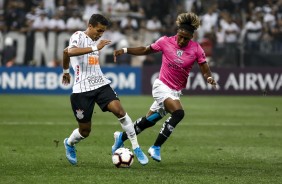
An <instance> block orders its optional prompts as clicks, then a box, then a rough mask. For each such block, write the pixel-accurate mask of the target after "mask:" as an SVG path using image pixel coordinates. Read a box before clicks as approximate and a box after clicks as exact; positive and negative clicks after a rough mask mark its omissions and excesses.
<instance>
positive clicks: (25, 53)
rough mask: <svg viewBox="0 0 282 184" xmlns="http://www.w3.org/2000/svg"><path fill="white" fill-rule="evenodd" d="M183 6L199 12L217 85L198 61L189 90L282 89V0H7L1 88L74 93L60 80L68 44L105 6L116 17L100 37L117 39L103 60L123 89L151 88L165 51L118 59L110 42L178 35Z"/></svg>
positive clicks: (1, 7) (1, 25)
mask: <svg viewBox="0 0 282 184" xmlns="http://www.w3.org/2000/svg"><path fill="white" fill-rule="evenodd" d="M186 11H193V12H195V13H197V14H198V15H199V16H200V17H201V21H202V25H201V27H200V29H199V30H198V31H197V32H196V34H195V38H194V40H196V41H198V42H200V44H201V45H202V47H203V48H204V50H205V52H206V55H207V60H208V62H209V64H210V66H211V67H212V70H213V72H214V76H215V78H216V79H217V81H218V86H219V88H218V89H217V91H215V90H212V89H211V88H210V87H209V86H207V85H206V84H205V81H204V80H203V78H202V76H201V74H200V73H199V71H198V68H197V66H195V67H194V70H193V71H192V73H191V75H190V77H189V82H188V84H187V89H188V90H184V94H227V95H230V94H231V95H232V94H235V95H236V94H247V95H261V94H264V93H268V94H272V95H281V94H282V93H281V92H282V73H281V71H282V70H281V68H282V62H281V55H282V52H281V50H282V37H281V36H282V19H281V17H282V1H281V0H268V1H262V0H257V1H254V0H253V1H252V0H244V1H243V0H211V1H205V0H202V1H201V0H169V1H160V0H151V1H142V0H100V1H99V0H84V1H77V0H58V1H54V0H48V1H47V0H46V1H44V0H33V1H23V0H8V1H3V0H2V1H0V30H1V32H0V51H1V67H0V86H1V88H0V89H1V90H0V93H6V94H9V93H14V94H15V93H21V94H23V93H31V94H69V93H70V92H71V90H70V87H64V86H62V85H61V84H59V83H60V80H61V79H60V75H61V64H62V51H63V48H64V47H66V46H67V45H68V39H69V37H70V35H71V34H72V33H73V32H74V31H76V30H84V29H85V27H86V22H87V20H88V19H89V17H90V15H91V14H92V13H102V14H104V15H106V16H107V17H108V18H110V20H111V22H112V25H111V27H110V28H109V29H108V30H107V31H106V32H105V34H104V36H103V38H106V39H110V40H112V43H111V45H109V46H107V47H106V48H104V49H103V50H102V51H101V56H100V63H101V65H102V66H103V70H104V71H105V73H106V75H107V76H108V77H109V78H110V79H111V80H112V81H113V84H112V86H113V87H114V88H115V89H116V90H117V92H118V93H119V94H121V95H122V94H125V95H127V94H130V95H131V94H136V95H140V94H150V91H151V83H152V81H153V79H154V78H155V77H156V76H157V74H158V70H159V66H160V63H161V55H160V54H154V55H149V56H141V57H140V56H139V57H136V56H130V55H124V56H122V57H120V58H119V61H118V63H117V64H114V63H113V58H112V53H113V50H114V49H116V48H122V47H130V46H139V45H148V44H150V43H152V42H153V41H154V40H156V39H157V38H159V37H160V36H162V35H168V36H170V35H174V34H175V31H176V27H175V19H176V16H177V15H178V14H179V13H181V12H186ZM116 65H118V67H117V66H116ZM144 74H146V75H144ZM141 79H142V80H141Z"/></svg>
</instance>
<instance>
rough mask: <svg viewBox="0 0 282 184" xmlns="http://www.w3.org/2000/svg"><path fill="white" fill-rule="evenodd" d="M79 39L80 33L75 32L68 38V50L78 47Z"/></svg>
mask: <svg viewBox="0 0 282 184" xmlns="http://www.w3.org/2000/svg"><path fill="white" fill-rule="evenodd" d="M80 38H81V32H80V31H77V32H75V33H74V34H73V35H72V36H71V37H70V42H69V48H72V47H79V39H80Z"/></svg>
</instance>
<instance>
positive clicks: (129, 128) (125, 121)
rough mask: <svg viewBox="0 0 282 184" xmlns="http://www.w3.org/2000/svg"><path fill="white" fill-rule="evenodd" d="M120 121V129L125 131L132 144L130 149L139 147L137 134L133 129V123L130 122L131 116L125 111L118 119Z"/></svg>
mask: <svg viewBox="0 0 282 184" xmlns="http://www.w3.org/2000/svg"><path fill="white" fill-rule="evenodd" d="M118 120H119V121H120V123H121V127H122V129H123V130H124V131H125V132H126V134H127V137H128V139H129V140H130V142H131V144H132V149H133V150H134V149H135V148H137V147H139V144H138V141H137V136H136V133H135V130H134V125H133V123H132V120H131V118H130V117H129V116H128V114H127V113H126V114H125V116H124V117H122V118H120V119H118Z"/></svg>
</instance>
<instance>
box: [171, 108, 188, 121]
mask: <svg viewBox="0 0 282 184" xmlns="http://www.w3.org/2000/svg"><path fill="white" fill-rule="evenodd" d="M171 115H172V118H174V119H175V120H176V122H177V123H179V122H180V121H181V120H182V119H183V118H184V116H185V113H184V110H182V109H180V110H176V111H174V112H173V113H172V114H171Z"/></svg>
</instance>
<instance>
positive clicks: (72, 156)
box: [64, 138, 77, 165]
mask: <svg viewBox="0 0 282 184" xmlns="http://www.w3.org/2000/svg"><path fill="white" fill-rule="evenodd" d="M67 141H68V138H66V139H65V140H64V145H65V148H66V157H67V159H68V161H69V162H70V163H71V164H72V165H76V164H77V159H76V152H75V151H76V150H75V147H74V146H70V145H68V143H67Z"/></svg>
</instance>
